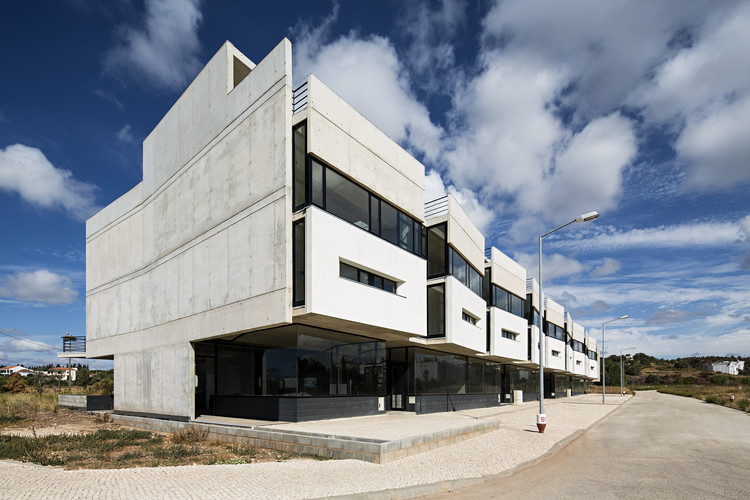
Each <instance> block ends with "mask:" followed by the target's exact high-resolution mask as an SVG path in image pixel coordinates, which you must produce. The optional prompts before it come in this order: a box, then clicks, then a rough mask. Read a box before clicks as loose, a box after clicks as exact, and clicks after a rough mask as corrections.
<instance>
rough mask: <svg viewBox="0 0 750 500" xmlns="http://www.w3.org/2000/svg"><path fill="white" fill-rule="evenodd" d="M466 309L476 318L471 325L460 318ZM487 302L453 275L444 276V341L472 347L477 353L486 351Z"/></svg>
mask: <svg viewBox="0 0 750 500" xmlns="http://www.w3.org/2000/svg"><path fill="white" fill-rule="evenodd" d="M463 311H466V312H467V313H469V314H470V315H472V316H474V317H475V318H477V323H476V325H472V324H471V323H469V322H468V321H465V320H464V319H463V318H462V312H463ZM486 311H487V303H486V302H485V301H484V299H482V298H481V297H479V296H478V295H477V294H475V293H474V292H472V291H471V290H470V289H469V288H468V287H466V286H464V285H463V284H462V283H460V282H459V281H458V280H457V279H456V278H454V277H453V276H447V277H446V278H445V341H446V342H448V343H451V344H456V345H460V346H463V347H466V348H469V349H472V350H474V351H476V352H478V353H484V352H487V333H486V329H485V324H486V314H487V313H486Z"/></svg>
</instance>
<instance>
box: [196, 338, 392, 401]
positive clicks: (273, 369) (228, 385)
mask: <svg viewBox="0 0 750 500" xmlns="http://www.w3.org/2000/svg"><path fill="white" fill-rule="evenodd" d="M210 343H211V344H213V342H210ZM215 344H216V346H217V349H216V359H217V361H216V375H217V378H216V389H217V390H216V394H217V396H220V397H221V396H233V397H236V396H282V395H287V396H337V395H361V396H364V395H384V394H385V352H386V350H385V343H384V342H382V341H374V340H370V339H366V338H364V337H358V336H356V335H346V334H342V333H338V332H334V331H330V330H322V329H317V328H311V327H302V326H291V327H281V328H275V329H272V330H266V331H263V332H252V333H248V334H245V335H243V336H241V337H240V338H239V339H236V340H235V341H233V342H227V341H216V342H215Z"/></svg>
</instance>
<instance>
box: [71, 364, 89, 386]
mask: <svg viewBox="0 0 750 500" xmlns="http://www.w3.org/2000/svg"><path fill="white" fill-rule="evenodd" d="M90 383H91V371H89V367H88V366H86V365H81V364H80V363H79V364H78V372H77V373H76V382H75V384H76V385H78V386H81V387H83V388H84V389H85V388H87V387H88V386H89V384H90Z"/></svg>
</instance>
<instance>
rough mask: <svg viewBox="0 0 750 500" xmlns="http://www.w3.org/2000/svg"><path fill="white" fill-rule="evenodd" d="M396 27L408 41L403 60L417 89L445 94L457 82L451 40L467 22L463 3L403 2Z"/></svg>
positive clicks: (450, 0) (455, 0) (448, 0)
mask: <svg viewBox="0 0 750 500" xmlns="http://www.w3.org/2000/svg"><path fill="white" fill-rule="evenodd" d="M402 6H403V9H404V15H402V16H401V17H400V18H399V20H398V21H397V25H398V27H399V28H400V30H401V31H402V33H403V34H404V35H405V38H406V39H407V40H408V46H407V48H406V50H405V59H406V63H407V64H408V67H409V71H410V72H411V74H412V80H413V82H414V84H415V85H416V86H418V87H419V88H421V89H423V90H425V91H427V92H430V93H431V92H437V93H443V94H448V93H450V92H451V91H452V90H453V87H454V85H455V84H456V83H457V81H458V79H459V78H460V76H461V75H460V73H459V72H458V71H455V62H456V56H455V51H454V47H453V43H452V39H453V37H454V36H455V34H456V31H457V29H458V28H459V27H461V26H462V25H463V24H464V23H465V22H466V2H465V1H462V0H440V1H439V2H437V4H436V5H435V4H434V3H433V4H430V2H426V1H413V2H405V3H404V4H403V5H402Z"/></svg>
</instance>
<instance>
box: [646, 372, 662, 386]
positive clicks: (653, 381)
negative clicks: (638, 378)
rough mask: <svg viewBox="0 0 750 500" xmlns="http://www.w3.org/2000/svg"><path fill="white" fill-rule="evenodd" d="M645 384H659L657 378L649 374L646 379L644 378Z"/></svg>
mask: <svg viewBox="0 0 750 500" xmlns="http://www.w3.org/2000/svg"><path fill="white" fill-rule="evenodd" d="M646 383H647V384H658V383H659V376H658V375H656V374H654V373H651V374H649V376H648V377H646Z"/></svg>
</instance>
